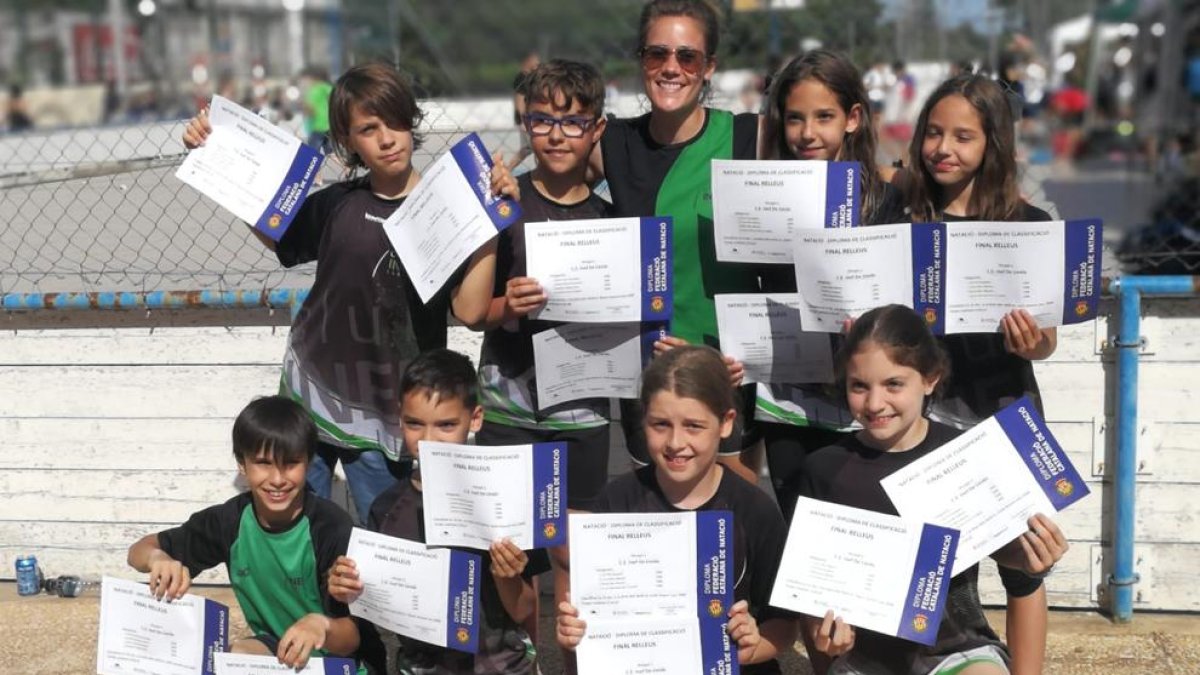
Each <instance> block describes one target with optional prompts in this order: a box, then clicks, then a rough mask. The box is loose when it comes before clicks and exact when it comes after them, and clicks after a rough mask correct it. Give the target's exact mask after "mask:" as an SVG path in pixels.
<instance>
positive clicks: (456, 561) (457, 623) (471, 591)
mask: <svg viewBox="0 0 1200 675" xmlns="http://www.w3.org/2000/svg"><path fill="white" fill-rule="evenodd" d="M482 561H483V559H482V558H481V557H479V556H478V555H475V554H474V553H467V552H466V551H450V583H449V593H448V594H447V597H448V598H449V602H447V603H446V646H447V647H448V648H450V649H454V650H457V651H460V652H467V653H469V654H474V653H476V652H478V651H479V575H480V574H487V573H488V572H487V570H484V569H483V562H482Z"/></svg>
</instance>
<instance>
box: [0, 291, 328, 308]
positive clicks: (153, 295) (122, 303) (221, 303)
mask: <svg viewBox="0 0 1200 675" xmlns="http://www.w3.org/2000/svg"><path fill="white" fill-rule="evenodd" d="M306 297H308V289H307V288H276V289H273V290H254V291H248V290H235V291H146V292H136V291H127V292H89V293H5V294H3V295H0V308H2V309H3V310H5V311H21V310H32V309H147V310H150V309H254V308H256V307H268V308H280V309H284V308H286V309H288V310H289V311H291V312H293V313H295V311H296V310H297V309H299V307H300V305H301V304H302V303H303V302H304V299H305V298H306Z"/></svg>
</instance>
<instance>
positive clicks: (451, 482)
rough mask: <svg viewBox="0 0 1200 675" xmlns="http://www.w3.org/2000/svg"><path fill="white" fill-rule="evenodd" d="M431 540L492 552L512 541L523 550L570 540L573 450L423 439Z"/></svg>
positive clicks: (427, 525)
mask: <svg viewBox="0 0 1200 675" xmlns="http://www.w3.org/2000/svg"><path fill="white" fill-rule="evenodd" d="M420 461H421V487H422V490H423V491H424V493H425V499H424V502H425V543H426V544H428V545H430V546H465V547H467V548H474V549H479V550H484V551H486V550H487V549H488V548H489V547H490V546H491V545H492V542H494V541H496V540H498V539H504V538H508V539H511V540H512V541H513V543H514V544H516V545H517V546H519V547H521V549H523V550H528V549H534V548H547V547H553V546H561V545H562V544H565V543H566V540H565V535H566V529H565V528H566V524H567V522H566V517H567V508H566V504H567V445H566V443H562V442H558V443H533V444H531V445H494V446H488V447H484V446H478V445H456V444H453V443H437V442H433V441H421V447H420Z"/></svg>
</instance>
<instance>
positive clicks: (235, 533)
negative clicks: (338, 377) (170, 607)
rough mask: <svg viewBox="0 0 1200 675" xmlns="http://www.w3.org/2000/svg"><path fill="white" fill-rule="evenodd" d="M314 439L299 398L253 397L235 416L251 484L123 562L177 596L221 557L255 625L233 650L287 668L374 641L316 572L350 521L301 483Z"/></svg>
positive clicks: (137, 547) (237, 442)
mask: <svg viewBox="0 0 1200 675" xmlns="http://www.w3.org/2000/svg"><path fill="white" fill-rule="evenodd" d="M316 445H317V430H316V427H314V426H313V423H312V420H311V419H309V417H308V414H307V413H306V412H305V411H304V409H303V408H302V407H300V405H298V404H297V403H295V402H294V401H291V400H289V399H287V398H284V397H282V396H268V397H265V398H260V399H256V400H254V401H252V402H251V403H250V404H249V405H247V406H246V407H245V409H243V410H242V412H241V413H240V414H239V415H238V417H237V419H236V420H235V421H234V423H233V454H234V457H235V458H236V459H237V464H238V471H239V473H241V474H242V476H243V477H244V478H245V480H246V483H247V484H248V485H249V491H248V492H243V493H242V494H240V495H238V496H236V497H234V498H233V499H230V500H229V501H227V502H225V503H224V504H218V505H217V506H212V507H209V508H207V509H204V510H202V511H198V512H196V513H194V514H192V516H191V517H190V518H188V520H187V522H186V523H184V524H183V525H181V526H179V527H175V528H171V529H169V530H163V531H162V532H159V533H157V534H150V535H147V536H145V537H143V538H141V539H139V540H138V541H137V542H136V543H134V544H133V546H130V547H129V565H130V566H131V567H133V568H134V569H136V570H138V571H139V572H148V573H149V575H150V592H151V593H153V594H154V596H155V597H157V598H159V599H160V600H162V599H166V600H174V599H176V598H179V597H181V596H183V594H184V593H187V591H188V588H189V587H190V586H191V583H192V577H193V576H195V575H197V574H199V573H200V572H202V571H204V570H206V569H209V568H212V567H216V566H217V565H219V564H221V563H224V564H225V567H226V568H227V570H228V572H229V583H230V584H231V585H232V586H233V592H234V595H236V596H237V600H238V604H239V605H240V606H241V608H242V613H243V614H245V616H246V623H248V624H249V625H250V629H251V630H252V631H254V636H253V637H251V638H246V639H242V640H235V641H234V642H233V644H232V645H230V651H233V652H236V653H241V654H264V655H267V654H269V655H274V656H276V657H278V659H279V662H280V663H283V664H285V665H287V666H290V667H293V668H301V667H303V666H304V664H305V663H307V662H308V659H309V656H322V655H324V654H335V655H338V656H354V655H355V654H356V652H359V650H360V648H366V647H367V646H368V643H369V644H370V645H371V646H372V647H375V646H377V645H378V642H377V638H376V636H375V634H374V631H373V630H369V626H368V630H366V631H364V632H363V633H360V631H359V626H358V624H357V622H356V620H355V619H353V618H351V617H350V612H349V610H348V609H347V608H346V605H345V604H344V603H342V602H339V601H337V600H335V599H333V598H331V597H330V596H329V594H328V593H326V592H325V584H324V583H323V582H322V578H323V577H324V575H325V574H326V573H327V572H328V571H329V569H330V567H332V566H333V561H334V559H335V558H336V557H337V556H338V555H339V554H341V553H344V552H345V551H346V546H347V545H348V543H349V541H350V529H351V524H350V517H349V516H348V515H346V512H345V511H343V510H342V509H340V508H338V506H337V505H335V504H334V503H332V502H329V501H326V500H324V499H322V498H320V497H318V496H316V495H314V494H311V493H308V491H307V490H306V489H305V482H304V475H305V470H306V469H307V467H308V463H309V462H310V461H311V460H312V457H313V453H314V451H315V449H316ZM360 643H361V644H360ZM372 666H373V667H376V668H382V667H383V664H382V663H380V662H373V663H372ZM365 672H366V671H365V670H363V669H360V670H359V673H360V674H363V673H365ZM379 672H382V671H379Z"/></svg>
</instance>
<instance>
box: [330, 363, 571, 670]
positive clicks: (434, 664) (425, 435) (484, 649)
mask: <svg viewBox="0 0 1200 675" xmlns="http://www.w3.org/2000/svg"><path fill="white" fill-rule="evenodd" d="M482 421H483V408H481V407H480V406H479V381H478V379H477V377H476V375H475V368H474V366H473V365H472V364H471V360H470V359H469V358H467V357H466V356H463V355H462V354H459V353H457V352H453V351H450V350H447V349H437V350H433V351H430V352H425V353H424V354H421V355H420V356H418V357H417V358H415V359H413V360H412V361H411V362H410V363H409V365H408V368H406V369H405V371H404V375H403V376H402V377H401V379H400V423H401V425H402V429H403V435H404V447H405V448H406V449H407V450H408V452H410V453H412V456H413V457H414V459H415V463H414V467H415V468H414V470H413V472H412V477H411V478H410V479H409V480H406V481H401V482H399V483H397V484H396V485H394V486H392V487H391V488H389V489H388V490H386V491H384V492H383V494H381V495H379V498H378V499H376V500H375V503H374V504H373V505H372V506H371V512H370V518H369V519H368V527H369V528H370V529H371V530H373V531H375V532H380V533H382V534H386V535H388V536H392V537H399V538H401V539H408V540H409V541H416V542H422V543H423V542H424V541H425V529H424V526H423V523H424V518H423V508H424V506H423V498H422V494H421V471H420V447H419V445H418V444H419V443H420V442H421V441H441V442H443V443H458V444H462V443H466V442H467V436H468V435H469V434H470V433H471V432H473V431H478V430H479V425H480V423H481V422H482ZM483 564H484V566H485V567H487V568H488V569H489V570H490V571H491V574H490V575H484V576H483V578H482V579H483V583H482V586H481V588H480V598H479V601H480V615H481V616H480V626H479V651H478V653H477V654H466V653H463V652H458V651H454V650H452V649H446V648H444V647H437V646H435V645H431V644H429V643H426V642H421V641H419V640H414V639H411V638H405V637H403V636H401V637H400V649H399V652H398V654H397V664H396V666H397V668H398V670H399V672H401V673H405V674H412V675H426V674H432V673H438V674H439V675H444V674H447V673H463V674H474V675H532V674H533V672H534V657H535V656H536V653H537V652H536V649H535V647H534V645H533V643H532V641H531V640H530V638H529V635H528V633H526V632H525V630H524V629H523V628H522V627H521V626H522V624H523V623H524V622H525V621H527V620H528V619H529V618H530V616H531V615H532V614H533V612H534V608H535V607H536V605H535V600H536V595H535V592H534V588H533V583H532V579H533V577H535V576H536V575H538V574H540V573H542V572H544V571H546V570H547V569H549V567H550V562H549V559H548V558H547V556H546V555H545V553H544V552H543V551H535V552H532V553H530V554H527V553H526V552H524V551H522V550H521V549H519V548H517V546H516V545H515V544H513V543H512V542H511V541H509V540H507V539H503V540H500V541H497V542H494V543H493V544H492V546H491V548H490V549H489V550H488V551H486V552H484V553H483ZM362 590H363V583H362V582H361V581H360V580H359V578H358V571H357V568H356V566H355V563H354V561H353V560H351V559H350V558H347V557H345V556H342V557H339V558H338V559H337V562H336V563H335V565H334V567H333V573H332V574H330V576H329V594H330V595H332V596H333V597H335V598H337V599H338V600H340V601H342V602H345V603H350V602H353V601H354V600H355V599H356V598H358V596H359V595H361V594H362Z"/></svg>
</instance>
